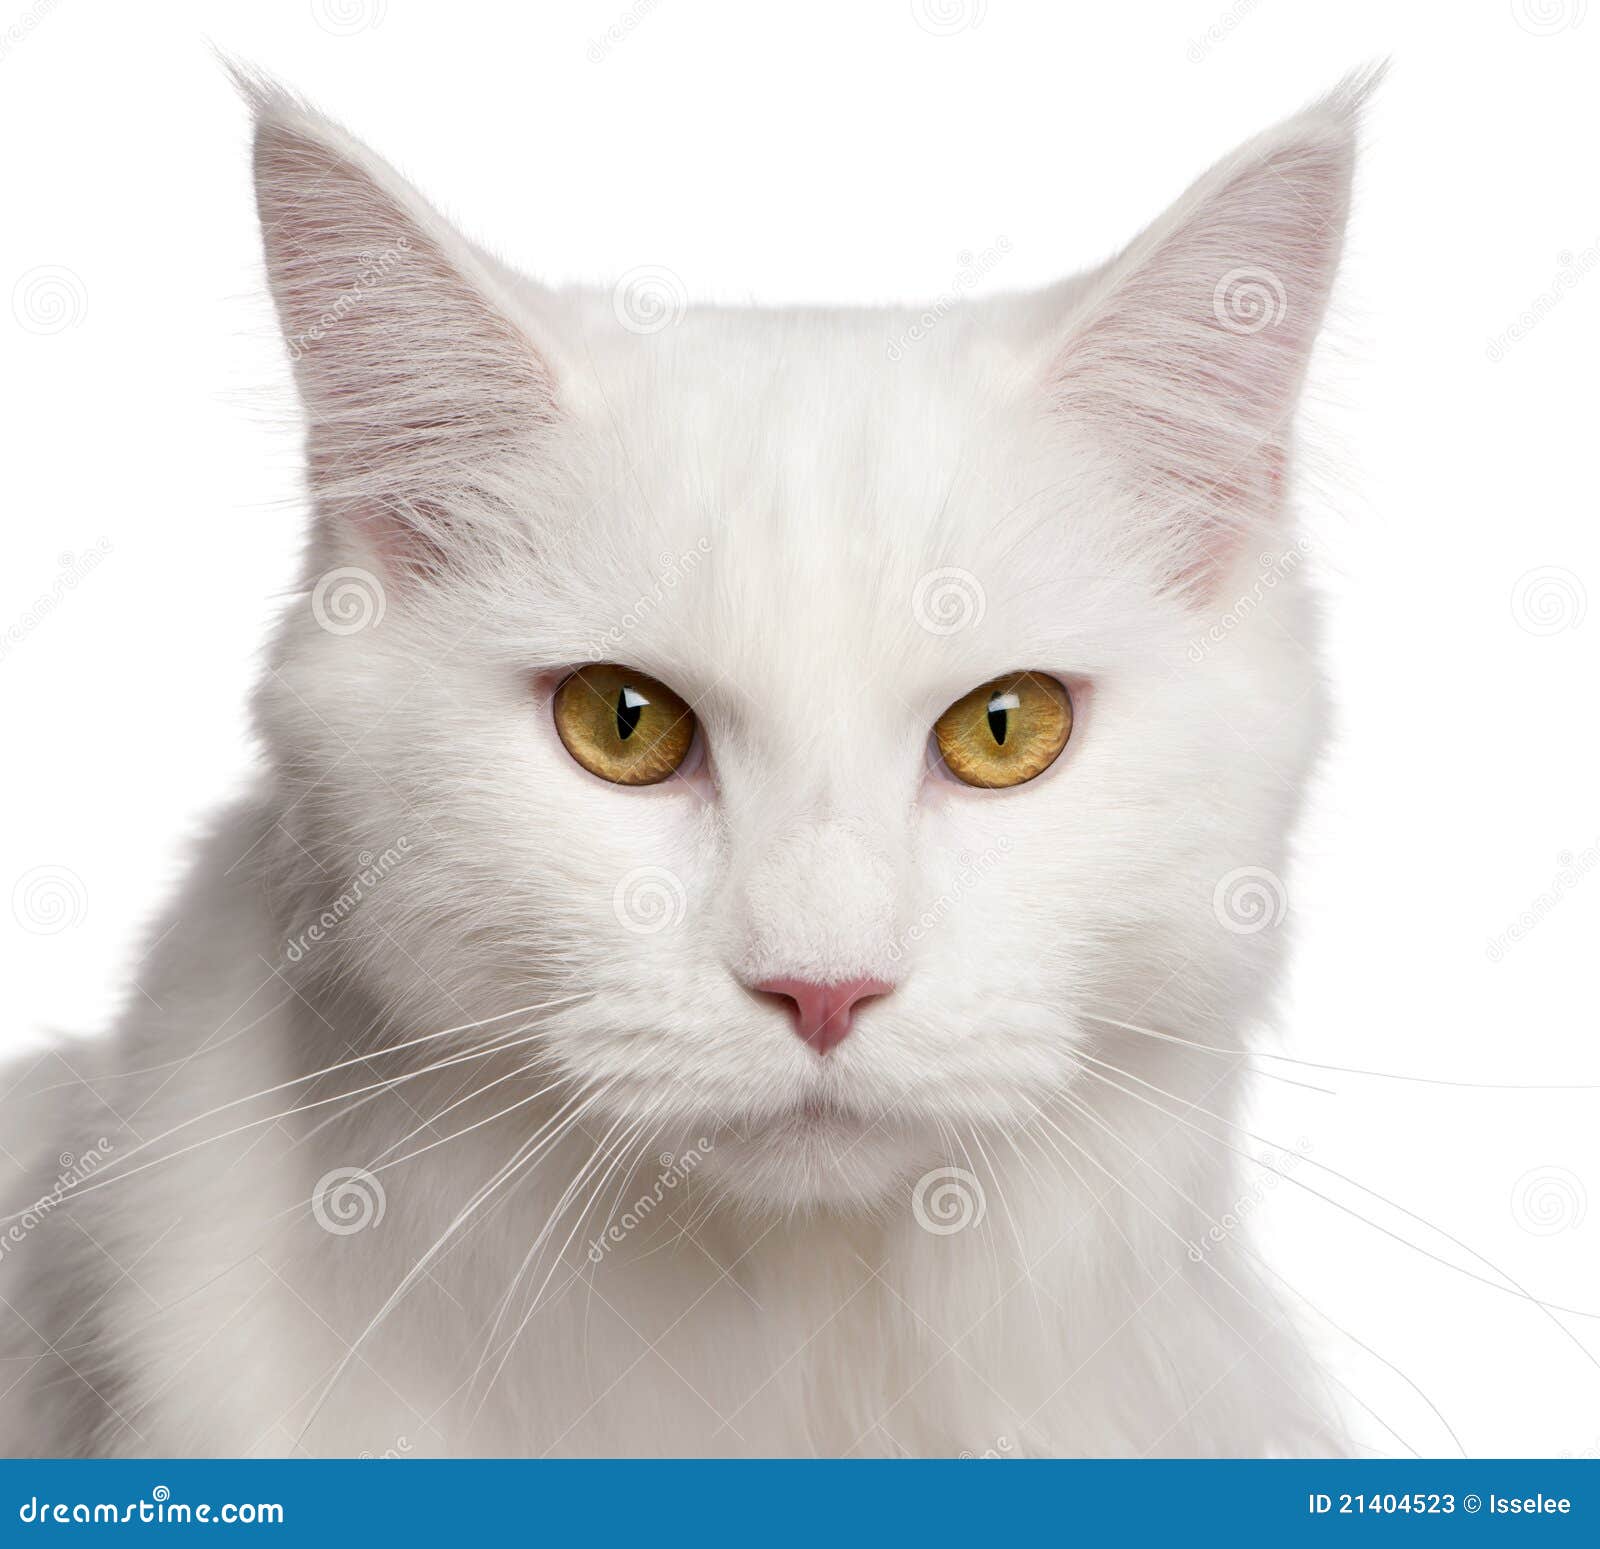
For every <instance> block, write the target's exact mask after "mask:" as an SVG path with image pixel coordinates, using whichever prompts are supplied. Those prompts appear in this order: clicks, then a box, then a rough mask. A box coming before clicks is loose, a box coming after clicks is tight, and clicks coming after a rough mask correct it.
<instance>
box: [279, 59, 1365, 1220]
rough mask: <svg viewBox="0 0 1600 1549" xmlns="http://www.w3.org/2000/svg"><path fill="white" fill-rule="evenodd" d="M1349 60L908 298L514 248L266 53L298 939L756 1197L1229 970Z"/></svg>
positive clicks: (1343, 201)
mask: <svg viewBox="0 0 1600 1549" xmlns="http://www.w3.org/2000/svg"><path fill="white" fill-rule="evenodd" d="M1363 89H1364V88H1363V87H1362V86H1361V85H1359V84H1355V85H1349V86H1346V87H1345V88H1342V89H1341V90H1340V91H1338V92H1336V93H1335V94H1333V95H1332V96H1331V97H1329V98H1327V99H1325V100H1323V101H1321V102H1318V103H1317V104H1315V105H1314V106H1312V107H1311V108H1309V109H1307V110H1306V111H1305V112H1303V113H1301V114H1300V115H1298V116H1297V117H1295V118H1292V119H1290V120H1289V121H1288V122H1286V123H1284V124H1281V125H1280V126H1278V127H1277V128H1274V129H1272V130H1270V131H1268V132H1267V133H1266V134H1264V135H1262V136H1260V137H1259V138H1258V139H1256V140H1254V141H1252V142H1250V143H1249V144H1247V145H1245V146H1244V147H1243V148H1242V149H1240V150H1239V151H1238V152H1236V153H1235V154H1234V155H1232V156H1230V157H1228V158H1227V159H1226V160H1225V161H1223V162H1222V163H1221V164H1220V165H1218V166H1217V167H1215V168H1214V169H1213V170H1212V171H1210V172H1209V173H1207V174H1206V175H1205V176H1204V177H1203V178H1201V179H1200V181H1199V182H1197V183H1196V184H1195V185H1194V186H1193V187H1192V188H1191V189H1190V190H1189V191H1188V192H1187V193H1186V194H1185V195H1184V196H1183V197H1182V198H1181V199H1180V200H1179V201H1178V202H1177V203H1176V204H1175V205H1174V206H1173V207H1172V208H1171V209H1170V210H1169V211H1168V212H1167V213H1166V214H1165V215H1163V216H1162V217H1161V218H1160V219H1159V220H1157V221H1156V222H1155V223H1154V224H1153V225H1152V226H1151V227H1150V228H1149V229H1148V230H1147V231H1146V232H1145V233H1144V234H1143V235H1142V236H1140V237H1139V238H1138V239H1137V240H1136V241H1134V242H1133V243H1132V244H1131V245H1130V246H1129V247H1128V248H1127V249H1126V250H1125V251H1123V252H1122V253H1121V254H1119V255H1118V256H1117V257H1115V258H1114V259H1112V260H1111V261H1110V262H1109V263H1107V264H1106V265H1105V266H1104V267H1103V268H1101V269H1099V270H1097V271H1095V272H1093V273H1090V274H1087V275H1084V276H1080V277H1078V278H1076V279H1073V280H1070V281H1068V282H1066V283H1063V284H1061V285H1059V286H1057V287H1054V288H1052V289H1049V290H1047V291H1044V292H1042V293H1038V294H1029V295H1012V296H1004V297H999V298H996V299H992V300H977V299H963V300H960V301H959V302H954V303H951V304H948V305H946V304H941V305H940V307H939V308H937V309H930V311H928V312H927V313H918V312H913V311H905V312H901V311H895V310H757V309H725V308H719V307H704V308H700V307H688V306H685V305H683V304H682V300H681V296H680V295H679V293H678V291H677V288H676V284H675V282H674V281H673V280H672V279H671V277H670V276H661V275H658V276H655V277H654V278H655V279H656V280H657V281H658V282H659V284H658V286H657V287H656V288H654V289H652V286H651V284H650V279H651V277H650V276H646V277H645V279H644V282H643V284H642V287H641V285H640V284H638V283H636V284H633V285H631V286H630V285H624V286H622V287H619V288H618V289H617V290H616V291H615V292H604V291H589V290H560V291H557V290H551V289H547V288H545V287H542V286H540V285H537V284H535V283H533V282H532V281H530V280H527V279H525V278H523V277H521V276H519V275H517V274H515V273H513V272H511V271H510V270H508V269H507V268H505V267H504V266H502V265H501V264H500V263H499V262H497V261H496V260H495V259H493V258H492V257H490V256H489V255H488V254H487V253H485V252H484V251H483V250H481V249H480V248H478V247H476V246H474V245H473V244H472V243H471V242H469V241H468V240H466V239H465V238H464V237H462V236H461V235H459V234H458V233H457V232H456V231H455V230H454V229H452V227H451V226H450V225H448V224H447V223H446V222H445V221H444V220H443V219H442V218H441V217H440V216H439V215H438V214H436V213H435V212H434V211H433V210H432V209H431V208H430V207H429V206H428V205H427V204H426V203H424V201H423V200H422V199H421V198H420V197H419V196H418V195H417V193H416V192H415V191H414V190H413V189H412V188H410V187H409V186H408V185H407V184H406V183H405V182H404V181H403V180H402V179H401V178H400V177H399V176H398V175H397V174H396V173H395V172H394V171H393V170H392V169H391V168H390V167H388V166H387V165H386V164H385V163H383V162H382V161H381V160H379V159H378V158H377V157H375V156H374V155H373V154H372V153H371V152H370V151H368V150H367V149H366V148H365V147H363V146H361V145H360V144H358V143H357V142H356V141H354V140H353V139H351V138H350V137H349V136H347V135H346V134H344V133H343V132H342V131H341V130H339V129H338V128H337V127H336V126H334V125H332V124H331V123H329V122H328V121H327V120H325V119H323V118H321V117H319V116H317V115H316V114H314V113H313V112H311V111H310V110H309V109H307V108H305V107H304V106H302V105H300V104H299V103H297V102H296V101H294V100H293V99H291V98H289V97H288V96H286V95H285V94H283V93H281V92H279V91H277V90H275V89H273V88H270V87H263V86H260V85H254V86H252V87H250V92H251V96H252V100H253V104H254V107H255V112H256V117H257V129H256V153H255V155H256V176H257V185H258V192H259V203H260V213H261V220H262V227H263V232H264V238H265V250H266V259H267V267H268V275H269V280H270V284H271V289H272V293H273V296H274V298H275V300H276V303H277V308H278V313H279V317H280V319H281V323H282V327H283V331H284V335H285V338H286V340H287V342H288V348H289V353H290V356H291V359H292V361H293V366H294V372H295V378H296V382H297V384H298V388H299V392H300V397H301V400H302V403H303V407H304V412H305V418H306V425H307V435H306V444H307V459H306V464H307V476H308V482H309V489H310V494H311V496H312V499H313V502H314V506H315V511H316V517H315V524H314V531H313V537H312V542H311V545H310V555H309V564H308V568H307V572H306V586H305V593H306V595H304V596H303V597H301V598H299V599H298V600H297V602H296V604H295V606H294V607H293V609H292V610H291V611H290V613H289V616H288V617H287V619H286V621H285V624H284V627H283V630H282V632H281V636H280V639H279V641H278V644H277V647H276V649H275V653H274V658H273V662H272V666H271V670H270V671H269V673H268V675H267V678H266V680H265V683H264V686H263V690H262V696H261V705H262V719H263V725H264V729H265V734H266V739H267V743H268V746H269V748H270V750H271V757H272V767H273V771H274V778H275V780H276V782H277V786H278V802H277V805H278V808H279V813H280V828H281V830H282V831H283V832H284V833H286V834H289V835H291V836H292V843H291V844H290V845H288V846H286V848H285V851H284V853H285V854H286V855H287V856H288V857H289V859H288V861H287V862H286V866H287V868H288V870H289V871H290V872H292V874H293V875H292V878H290V879H289V880H288V882H287V884H286V887H285V890H284V891H285V894H286V895H287V896H297V897H299V898H300V899H301V900H302V901H303V902H305V904H306V907H307V909H308V910H309V915H310V917H311V918H313V919H314V920H316V919H320V920H323V921H325V922H326V921H328V920H329V919H330V917H331V920H332V923H331V924H330V925H329V926H328V928H327V929H326V930H325V931H323V932H322V933H321V934H320V935H318V937H317V941H316V943H315V944H314V945H308V943H306V942H305V941H304V940H303V939H299V938H297V945H298V947H299V956H300V957H303V959H304V963H303V967H304V969H305V970H306V971H308V972H314V973H320V974H324V975H326V976H327V977H329V978H339V979H341V980H343V981H344V982H346V983H354V984H358V985H360V986H361V987H362V989H363V990H364V992H365V993H366V994H367V995H368V996H369V998H370V999H372V1000H373V1001H375V1002H376V1003H377V1004H378V1005H379V1006H380V1007H381V1008H382V1010H383V1011H384V1013H385V1025H387V1026H388V1027H390V1028H391V1029H392V1030H394V1034H395V1036H396V1037H397V1038H409V1037H414V1036H416V1035H418V1034H421V1033H424V1032H428V1031H431V1030H433V1029H437V1028H444V1027H448V1026H459V1027H465V1026H467V1025H468V1024H471V1025H473V1026H474V1027H476V1028H478V1029H480V1031H481V1029H482V1028H483V1027H485V1026H487V1027H489V1028H491V1029H493V1030H497V1031H503V1032H505V1033H508V1034H512V1033H514V1034H517V1035H519V1040H518V1042H517V1043H516V1044H515V1045H513V1046H514V1047H516V1048H517V1049H519V1050H520V1051H521V1053H522V1055H525V1056H526V1058H527V1060H528V1062H529V1065H530V1068H537V1069H538V1070H539V1071H540V1072H541V1073H550V1072H553V1073H554V1079H555V1080H557V1081H559V1082H561V1083H565V1086H566V1088H567V1089H570V1090H572V1091H573V1092H576V1093H580V1094H582V1096H583V1100H584V1101H587V1102H590V1103H591V1106H592V1111H593V1112H594V1113H595V1114H596V1115H597V1116H598V1117H597V1122H598V1123H600V1124H601V1125H602V1126H603V1127H607V1128H608V1129H609V1131H610V1132H611V1133H613V1134H625V1135H632V1136H636V1137H637V1136H644V1135H650V1136H654V1137H656V1138H657V1139H658V1140H659V1141H662V1142H665V1141H668V1140H670V1141H671V1142H673V1143H674V1144H677V1145H682V1144H684V1143H686V1142H688V1141H689V1140H697V1139H703V1140H704V1141H705V1142H706V1143H707V1160H706V1162H705V1163H704V1165H703V1167H702V1169H701V1170H702V1172H703V1174H704V1175H706V1176H707V1177H709V1178H711V1179H713V1180H714V1182H715V1183H716V1185H717V1186H718V1187H720V1188H722V1189H724V1190H726V1191H727V1192H728V1193H730V1194H732V1195H734V1196H736V1197H737V1198H739V1199H741V1200H743V1201H745V1202H748V1203H754V1204H763V1205H775V1206H781V1207H795V1206H804V1205H812V1204H830V1203H831V1204H839V1203H842V1202H850V1201H860V1202H871V1201H873V1200H877V1199H880V1198H882V1197H884V1196H885V1194H886V1192H887V1191H889V1190H891V1189H893V1188H894V1187H896V1186H897V1185H898V1184H899V1183H900V1182H901V1181H902V1180H903V1179H905V1178H906V1177H907V1176H909V1175H911V1174H912V1173H913V1171H914V1170H915V1169H918V1168H921V1167H926V1166H928V1165H931V1164H932V1163H933V1162H935V1161H937V1160H940V1159H942V1158H946V1157H947V1155H948V1152H947V1149H946V1148H947V1146H949V1144H950V1143H951V1140H952V1138H954V1139H955V1140H956V1141H957V1143H959V1142H960V1139H961V1137H962V1136H964V1135H966V1134H969V1133H970V1134H973V1135H974V1136H975V1137H979V1136H981V1134H982V1133H983V1132H984V1131H985V1130H992V1129H995V1128H997V1127H999V1128H1006V1129H1008V1130H1009V1131H1010V1132H1011V1133H1016V1132H1018V1131H1019V1130H1020V1129H1021V1128H1022V1127H1023V1126H1026V1125H1027V1124H1028V1123H1029V1122H1030V1121H1031V1120H1032V1119H1033V1117H1034V1116H1035V1115H1036V1114H1037V1113H1038V1112H1039V1110H1040V1109H1041V1108H1046V1109H1048V1108H1049V1106H1050V1105H1051V1104H1052V1103H1053V1102H1054V1101H1055V1100H1056V1099H1057V1098H1058V1097H1059V1095H1060V1094H1061V1093H1063V1092H1065V1091H1068V1090H1069V1089H1071V1088H1072V1087H1073V1085H1074V1083H1075V1082H1076V1081H1078V1079H1079V1072H1080V1071H1081V1068H1082V1055H1083V1053H1084V1052H1085V1051H1093V1050H1095V1049H1097V1048H1104V1047H1116V1046H1117V1045H1118V1044H1119V1043H1124V1044H1126V1045H1128V1046H1129V1047H1128V1048H1125V1049H1124V1052H1122V1053H1121V1054H1117V1055H1113V1056H1112V1057H1113V1058H1115V1059H1117V1060H1118V1061H1119V1062H1121V1063H1123V1064H1127V1063H1128V1061H1129V1060H1131V1059H1134V1058H1139V1059H1155V1058H1159V1057H1160V1056H1161V1055H1162V1054H1163V1053H1164V1052H1165V1051H1164V1050H1163V1048H1162V1046H1161V1045H1160V1044H1159V1043H1151V1042H1149V1041H1147V1040H1146V1039H1144V1038H1143V1037H1142V1036H1141V1035H1138V1034H1136V1033H1134V1032H1133V1031H1132V1029H1133V1028H1134V1027H1144V1028H1150V1029H1156V1030H1159V1029H1162V1028H1171V1029H1174V1030H1176V1031H1177V1032H1179V1033H1181V1034H1184V1035H1194V1034H1196V1033H1200V1034H1202V1035H1204V1034H1206V1033H1214V1030H1216V1029H1218V1028H1233V1027H1236V1026H1237V1025H1239V1024H1240V1022H1241V1021H1242V1020H1243V1019H1245V1018H1247V1017H1248V1016H1250V1015H1251V1014H1252V1013H1253V1012H1255V1011H1256V1010H1258V1009H1259V1007H1260V1004H1261V1002H1262V999H1263V997H1264V996H1265V995H1266V994H1267V993H1268V992H1269V989H1270V986H1271V979H1272V972H1273V968H1274V964H1275V961H1276V958H1277V956H1278V952H1279V947H1280V942H1281V936H1282V932H1281V930H1280V929H1279V927H1280V925H1281V921H1282V915H1283V913H1284V910H1285V908H1286V897H1285V895H1284V893H1283V884H1282V880H1281V879H1282V875H1283V870H1284V845H1285V838H1286V833H1287V830H1288V828H1289V825H1290V823H1291V821H1292V819H1293V816H1294V813H1295V809H1296V806H1297V803H1298V799H1299V792H1300V789H1301V786H1302V782H1303V776H1304V774H1305V772H1306V769H1307V765H1308V761H1309V760H1310V758H1311V757H1312V755H1313V753H1314V751H1315V745H1316V742H1317V738H1318V728H1319V691H1318V679H1317V672H1316V664H1315V660H1314V655H1313V651H1312V642H1311V630H1310V623H1311V621H1310V619H1309V617H1308V609H1307V603H1306V596H1305V591H1306V589H1305V586H1304V577H1303V574H1302V571H1303V565H1302V560H1303V558H1304V552H1305V551H1304V548H1303V545H1302V543H1301V541H1300V540H1299V539H1298V538H1297V536H1296V533H1295V529H1294V526H1293V523H1292V518H1291V513H1290V510H1289V508H1288V501H1287V493H1286V492H1287V487H1288V479H1289V473H1290V464H1291V452H1292V444H1293V434H1292V429H1293V420H1294V415H1295V410H1296V403H1297V398H1298V396H1299V392H1300V388H1301V384H1302V379H1303V376H1304V373H1305V369H1306V363H1307V358H1308V355H1309V352H1310V350H1311V347H1312V344H1313V340H1314V338H1315V336H1316V334H1317V331H1318V328H1319V325H1320V322H1321V320H1322V317H1323V313H1324V310H1325V306H1326V302H1327V298H1328V294H1329V288H1330V285H1331V283H1332V279H1333V274H1334V268H1335V264H1336V261H1337V256H1338V252H1339V248H1340V243H1341V236H1342V231H1343V227H1344V223H1345V215H1346V206H1347V202H1348V197H1349V186H1350V176H1351V165H1352V158H1353V136H1354V125H1355V117H1356V110H1357V107H1358V103H1359V99H1360V97H1361V95H1362V91H1363ZM636 279H637V277H636ZM952 707H955V708H954V709H952ZM947 712H950V713H949V714H948V715H947ZM936 727H937V728H938V730H937V731H936ZM279 880H280V881H283V880H284V879H283V878H280V879H279ZM302 912H305V911H302ZM302 935H303V933H302ZM290 955H291V956H295V955H296V954H295V953H293V952H291V954H290ZM530 1007H534V1008H539V1009H537V1010H530V1011H526V1012H524V1010H523V1008H530ZM491 1019H498V1020H491ZM1118 1024H1126V1027H1125V1029H1124V1030H1122V1031H1119V1027H1118ZM797 1034H799V1035H800V1036H797ZM846 1034H847V1035H848V1036H846ZM595 1133H597V1134H598V1133H599V1131H598V1130H596V1131H595ZM980 1143H981V1140H980ZM958 1154H959V1153H958Z"/></svg>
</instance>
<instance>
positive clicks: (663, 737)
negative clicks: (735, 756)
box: [552, 662, 695, 785]
mask: <svg viewBox="0 0 1600 1549" xmlns="http://www.w3.org/2000/svg"><path fill="white" fill-rule="evenodd" d="M552 708H553V711H554V714H555V722H556V732H557V734H558V735H559V736H560V738H561V741H562V743H563V745H564V746H565V747H566V750H567V752H569V753H570V754H571V755H572V756H573V758H574V759H576V760H577V761H578V763H580V764H582V765H583V767H584V768H585V769H587V770H588V771H589V773H590V774H592V775H598V776H599V777H600V778H601V779H602V780H609V781H611V783H612V784H613V785H659V784H660V783H661V781H663V780H665V779H666V778H667V776H668V775H670V774H672V773H673V771H674V770H676V769H677V768H678V766H679V765H680V764H682V763H683V761H684V760H685V759H686V758H687V757H688V756H689V750H690V748H691V747H693V746H694V734H695V718H694V711H692V710H691V709H690V708H689V707H688V705H686V704H685V703H684V702H683V700H681V699H680V698H679V697H678V696H677V695H676V694H674V693H673V692H672V690H671V689H670V688H668V687H667V686H666V684H664V683H657V682H656V680H655V679H654V678H647V677H646V676H645V675H644V674H643V673H642V672H634V671H633V670H632V669H631V668H628V667H617V666H613V665H612V664H610V663H608V662H602V663H600V664H598V665H596V666H593V667H580V668H578V670H577V671H576V672H574V673H572V674H570V675H569V676H568V677H567V678H566V679H564V680H563V682H562V684H561V686H560V687H559V688H558V689H557V690H556V693H555V700H554V703H553V706H552Z"/></svg>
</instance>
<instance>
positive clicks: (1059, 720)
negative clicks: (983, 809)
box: [933, 672, 1072, 790]
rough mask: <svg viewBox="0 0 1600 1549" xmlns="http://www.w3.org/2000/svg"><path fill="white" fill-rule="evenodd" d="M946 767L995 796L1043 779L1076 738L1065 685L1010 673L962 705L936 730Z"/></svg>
mask: <svg viewBox="0 0 1600 1549" xmlns="http://www.w3.org/2000/svg"><path fill="white" fill-rule="evenodd" d="M933 735H934V737H935V739H936V740H937V742H938V744H939V753H940V756H941V757H942V758H943V759H944V762H945V767H946V768H947V769H949V771H950V773H951V774H953V775H954V776H955V777H956V779H958V780H960V781H961V783H962V784H963V785H981V786H984V787H986V788H988V789H990V790H997V789H999V788H1000V787H1002V786H1006V785H1021V784H1023V782H1024V781H1027V780H1032V779H1033V778H1034V777H1035V776H1037V775H1042V774H1043V773H1044V772H1045V770H1047V769H1048V768H1049V767H1050V766H1051V765H1052V764H1053V763H1055V761H1056V758H1057V756H1058V755H1059V754H1060V752H1061V750H1062V749H1063V748H1064V747H1066V745H1067V738H1068V737H1070V736H1071V735H1072V699H1071V697H1070V696H1069V695H1068V693H1067V690H1066V687H1065V685H1064V684H1061V683H1058V682H1056V680H1055V679H1054V678H1047V677H1045V676H1044V674H1043V673H1038V672H1012V673H1008V674H1007V675H1006V676H1005V677H1003V678H996V679H995V680H994V681H993V682H992V683H985V684H984V685H983V687H982V688H975V689H973V691H972V692H971V693H970V694H968V695H966V696H965V697H964V698H962V699H958V700H957V701H956V702H955V703H954V704H953V705H951V706H950V708H949V709H948V710H946V711H945V713H944V714H943V715H941V716H940V717H939V719H938V721H937V722H936V723H935V725H934V728H933Z"/></svg>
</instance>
